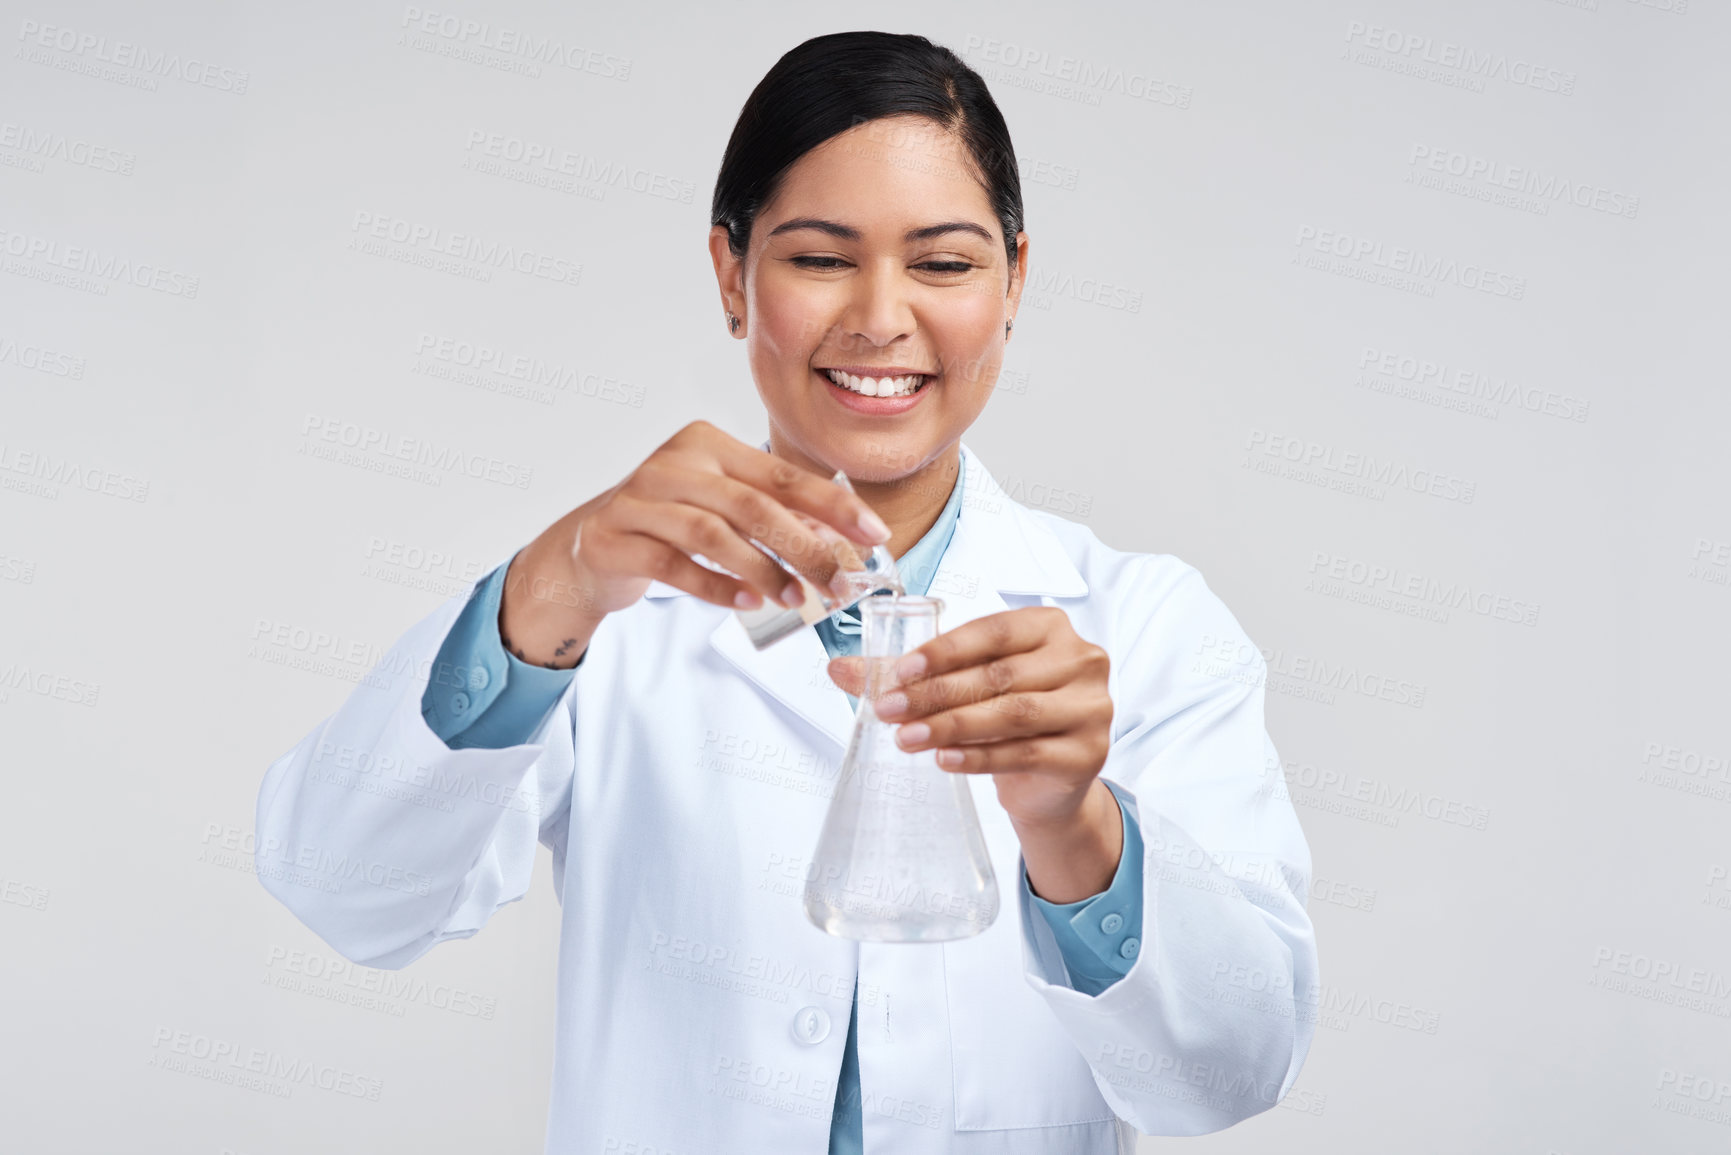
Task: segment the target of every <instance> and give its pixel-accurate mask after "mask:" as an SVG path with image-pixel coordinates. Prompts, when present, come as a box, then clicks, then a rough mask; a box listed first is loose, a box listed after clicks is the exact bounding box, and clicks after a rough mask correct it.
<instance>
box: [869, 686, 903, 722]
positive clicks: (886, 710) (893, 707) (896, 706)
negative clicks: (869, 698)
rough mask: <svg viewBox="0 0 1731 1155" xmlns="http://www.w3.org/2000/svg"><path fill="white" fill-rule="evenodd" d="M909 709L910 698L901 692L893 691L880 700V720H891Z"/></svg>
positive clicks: (878, 705)
mask: <svg viewBox="0 0 1731 1155" xmlns="http://www.w3.org/2000/svg"><path fill="white" fill-rule="evenodd" d="M907 708H908V696H907V695H906V694H904V693H902V692H901V691H899V690H897V691H892V692H891V693H888V694H885V695H884V696H883V697H881V698H879V699H878V704H877V712H878V717H880V718H890V717H894V716H895V715H897V714H899V713H901V712H902V711H903V710H905V709H907Z"/></svg>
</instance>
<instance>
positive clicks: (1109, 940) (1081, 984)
mask: <svg viewBox="0 0 1731 1155" xmlns="http://www.w3.org/2000/svg"><path fill="white" fill-rule="evenodd" d="M958 460H959V459H958ZM963 468H966V467H965V466H961V465H959V466H958V469H957V472H956V483H955V487H954V488H953V489H952V490H951V491H950V498H949V501H948V502H946V503H945V505H944V509H943V512H942V513H940V514H939V515H938V520H937V521H936V522H934V523H933V525H932V528H931V529H929V530H927V531H926V534H925V536H924V537H922V538H920V540H919V541H918V542H916V543H915V544H914V545H913V547H912V548H910V549H909V550H908V551H907V552H906V553H905V554H903V555H902V556H901V557H899V558H897V559H896V568H897V570H898V571H899V572H900V574H901V578H902V584H903V586H904V587H905V588H906V589H907V592H908V593H910V594H924V593H926V592H927V591H928V590H929V589H930V588H931V583H932V578H933V577H934V576H936V574H937V570H938V563H939V562H940V561H941V560H942V558H943V556H944V551H945V549H947V548H948V547H949V544H950V538H951V536H952V535H953V534H954V533H955V529H956V521H957V519H958V518H960V516H961V510H962V492H963V489H962V476H961V470H962V469H963ZM508 569H510V563H509V562H507V563H506V564H505V565H502V566H500V567H498V568H497V569H495V570H494V571H493V572H492V573H491V574H489V575H488V576H487V577H486V579H485V580H484V581H483V582H482V583H481V585H480V588H479V589H478V590H477V592H476V594H475V596H474V597H473V598H471V599H470V601H469V604H468V605H466V606H464V607H463V610H462V612H461V613H460V614H458V616H457V621H456V623H455V624H454V625H453V626H452V627H451V632H450V634H449V635H448V636H447V637H446V639H445V643H444V645H442V646H441V647H440V648H439V655H438V658H437V659H436V660H435V661H434V663H433V670H432V673H431V676H430V677H429V678H428V680H427V689H426V692H425V693H424V694H423V695H422V696H421V715H422V717H424V718H425V719H426V720H427V725H428V727H429V728H430V729H431V730H432V731H433V733H435V734H437V735H438V736H439V738H440V739H441V740H442V741H443V742H444V743H445V744H446V745H448V746H450V747H451V748H452V749H462V748H465V747H480V748H483V749H499V748H501V747H505V746H518V745H521V744H522V743H523V742H525V741H526V740H527V739H528V738H529V736H530V735H532V734H533V733H534V732H535V730H536V729H537V728H539V726H540V725H541V723H542V721H544V720H545V719H546V717H547V714H548V712H549V711H550V710H552V708H553V707H554V706H555V705H557V704H558V702H559V699H560V698H561V697H562V696H563V695H564V693H565V688H566V687H567V686H568V685H570V683H571V679H572V678H573V677H574V676H576V672H577V670H579V669H581V668H582V666H583V662H582V659H579V660H578V662H577V665H576V666H573V667H572V668H571V669H568V670H549V669H544V668H542V667H540V666H531V665H529V664H528V663H527V662H524V661H522V660H521V659H519V658H518V657H517V656H516V655H515V654H512V653H509V652H508V651H507V650H506V649H505V647H504V644H503V643H502V642H500V640H499V599H500V597H501V595H502V594H503V592H504V585H505V573H506V571H507V570H508ZM813 628H814V629H816V630H817V634H818V637H819V638H821V639H822V640H823V645H824V649H825V650H827V651H828V652H829V656H830V657H832V658H839V657H844V656H849V655H854V654H858V653H859V650H860V636H859V630H860V624H859V617H858V614H857V613H854V612H851V611H850V612H845V613H836V614H832V615H830V616H829V617H827V618H825V619H824V620H823V621H820V622H818V623H817V624H816V625H815V626H814V627H813ZM585 656H587V655H585ZM848 702H849V703H850V704H852V705H853V707H854V709H855V710H858V709H859V702H858V700H857V699H856V698H855V697H854V696H853V695H851V694H849V695H848ZM1107 785H1108V786H1111V785H1112V784H1111V783H1107ZM1112 794H1113V797H1115V798H1117V799H1118V806H1119V813H1120V816H1121V817H1122V819H1123V822H1124V850H1123V854H1122V856H1121V857H1120V858H1119V861H1118V871H1117V873H1116V874H1115V875H1113V878H1112V883H1111V885H1110V886H1109V887H1108V888H1107V889H1106V890H1104V891H1102V892H1100V893H1099V894H1096V895H1093V896H1092V897H1089V898H1084V899H1081V900H1079V901H1077V902H1071V903H1062V904H1059V903H1051V902H1047V901H1046V900H1045V899H1043V898H1040V897H1039V896H1038V895H1035V894H1033V893H1032V892H1030V893H1029V896H1028V897H1029V898H1030V899H1031V900H1032V902H1033V905H1034V907H1035V909H1037V910H1038V911H1039V912H1040V913H1041V915H1042V916H1044V918H1045V919H1046V923H1047V925H1049V926H1050V927H1051V928H1052V937H1053V938H1054V939H1055V940H1056V941H1057V943H1058V948H1059V950H1060V951H1061V952H1062V953H1063V956H1064V965H1065V967H1067V968H1068V970H1069V973H1070V982H1071V985H1072V986H1073V987H1074V988H1075V989H1076V990H1078V991H1081V992H1083V993H1084V994H1089V995H1097V994H1099V993H1100V992H1101V991H1103V990H1105V989H1106V988H1107V987H1109V986H1111V985H1112V984H1113V983H1115V982H1117V981H1118V980H1119V979H1121V978H1123V977H1124V976H1125V975H1126V974H1128V973H1129V971H1130V967H1131V965H1132V964H1133V963H1134V962H1135V961H1136V955H1137V954H1138V953H1139V951H1140V949H1141V941H1140V940H1139V939H1138V938H1137V937H1136V936H1137V935H1138V934H1139V933H1140V930H1139V928H1140V927H1141V925H1142V871H1141V864H1142V835H1141V831H1140V830H1139V828H1138V826H1137V824H1136V822H1135V821H1134V820H1133V819H1132V818H1131V817H1130V813H1129V811H1128V809H1126V808H1125V806H1124V797H1123V795H1122V794H1121V793H1120V792H1119V789H1118V788H1117V787H1113V790H1112ZM1017 881H1018V884H1019V885H1022V886H1027V876H1026V874H1025V873H1024V874H1023V876H1022V877H1021V878H1020V879H1018V880H1017ZM858 1020H859V988H858V985H857V984H856V985H855V988H854V1005H853V1012H852V1014H851V1015H850V1016H849V1018H848V1024H847V1043H846V1044H845V1046H844V1049H843V1051H842V1064H841V1074H840V1076H839V1078H838V1079H837V1081H836V1100H835V1108H834V1113H833V1115H832V1117H831V1120H830V1136H829V1150H830V1155H860V1153H861V1152H862V1151H863V1150H864V1146H865V1141H864V1137H863V1136H864V1119H863V1116H862V1114H861V1110H860V1083H859V1038H858V1031H857V1023H858Z"/></svg>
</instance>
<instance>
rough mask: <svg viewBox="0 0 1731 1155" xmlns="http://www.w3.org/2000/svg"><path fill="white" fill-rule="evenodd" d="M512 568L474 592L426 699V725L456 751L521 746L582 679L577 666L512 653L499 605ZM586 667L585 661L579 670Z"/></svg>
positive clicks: (498, 571)
mask: <svg viewBox="0 0 1731 1155" xmlns="http://www.w3.org/2000/svg"><path fill="white" fill-rule="evenodd" d="M515 557H516V555H515V554H513V555H512V560H515ZM510 567H511V561H509V560H508V561H506V562H505V564H503V565H501V566H499V567H498V568H496V569H494V570H493V571H492V572H491V573H490V574H488V575H487V577H486V578H485V579H483V580H482V581H481V583H480V584H479V585H478V586H477V587H476V588H475V589H474V591H473V593H472V594H471V596H470V598H469V601H468V603H467V604H466V605H465V606H464V607H463V610H462V613H461V614H459V615H458V617H457V621H456V624H455V625H454V626H453V627H452V628H451V632H450V634H449V636H448V637H447V638H446V639H445V642H444V644H443V645H442V646H441V647H440V648H439V656H438V657H437V658H436V659H435V660H434V662H433V669H432V673H431V675H430V676H429V678H428V684H427V690H426V693H425V694H424V695H423V696H422V702H421V705H422V711H421V713H422V716H423V717H424V718H426V720H427V725H428V726H429V728H431V729H432V731H433V732H434V733H435V734H437V735H438V736H439V737H440V738H441V739H442V740H443V741H444V742H445V743H446V745H447V746H451V747H452V748H453V749H454V748H457V746H458V745H460V746H464V747H483V748H491V749H498V748H501V747H505V746H515V745H521V744H522V743H523V742H525V741H526V740H527V738H528V736H529V735H531V734H533V733H534V732H535V730H536V728H537V726H538V724H539V723H540V722H541V721H543V720H544V719H545V718H546V716H547V714H548V713H549V712H550V711H551V710H552V708H553V707H554V706H555V705H557V704H558V702H559V699H560V698H561V697H563V696H564V693H565V690H566V687H568V686H569V685H570V684H571V680H572V678H573V677H575V675H576V669H577V667H576V666H573V667H571V668H570V669H566V670H551V669H546V668H544V667H541V666H532V665H530V664H529V663H527V662H525V661H523V660H522V659H520V658H518V657H517V656H516V655H515V654H512V653H509V652H507V651H506V649H505V644H504V642H503V640H502V639H501V638H500V636H499V605H500V601H501V599H502V598H503V596H504V588H505V577H506V574H507V573H508V572H509V570H510ZM582 664H583V662H582V659H581V658H579V659H578V661H577V666H581V665H582ZM459 737H460V738H461V742H460V743H457V742H455V741H454V740H455V739H458V738H459Z"/></svg>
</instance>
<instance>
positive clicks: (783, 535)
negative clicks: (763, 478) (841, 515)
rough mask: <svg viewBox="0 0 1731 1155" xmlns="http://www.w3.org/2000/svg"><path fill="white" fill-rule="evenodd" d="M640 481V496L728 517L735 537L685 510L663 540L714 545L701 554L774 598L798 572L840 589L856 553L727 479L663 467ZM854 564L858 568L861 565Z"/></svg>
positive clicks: (642, 474)
mask: <svg viewBox="0 0 1731 1155" xmlns="http://www.w3.org/2000/svg"><path fill="white" fill-rule="evenodd" d="M635 481H636V484H635V485H634V486H633V488H632V496H634V497H638V498H641V499H645V500H647V499H649V498H655V499H659V500H661V501H664V502H667V503H669V504H677V505H685V506H688V507H692V508H694V509H698V510H703V511H707V512H708V513H710V514H712V515H713V516H714V517H715V518H719V519H721V521H722V522H724V523H725V524H726V526H728V527H729V528H730V529H731V531H732V532H731V533H727V534H723V533H722V532H720V528H719V527H718V526H717V525H715V524H713V523H712V522H711V521H709V520H708V519H705V518H702V517H700V516H698V515H696V514H693V513H691V512H689V511H682V512H680V513H678V514H677V515H676V516H678V517H683V518H684V519H685V525H684V526H683V528H681V529H675V530H672V531H670V533H657V536H661V537H663V538H664V539H665V540H667V541H669V542H673V543H674V544H684V543H691V542H696V543H707V544H701V545H700V547H699V548H697V549H696V551H695V552H698V553H701V554H702V555H703V556H704V557H705V558H707V559H708V560H710V561H712V562H715V563H716V564H717V565H721V566H724V567H726V568H727V569H728V570H731V571H732V572H733V573H735V574H737V575H738V576H739V577H740V578H742V579H743V580H745V581H746V582H747V583H749V584H750V585H752V586H753V587H754V588H756V589H757V590H759V591H760V592H761V593H763V594H764V596H766V597H768V598H771V599H780V598H781V596H782V593H783V591H784V590H786V589H787V587H788V586H789V584H790V583H794V581H795V579H794V574H795V572H797V573H800V574H803V575H805V577H806V578H807V580H809V581H810V582H811V583H812V584H813V585H815V586H817V587H818V588H819V589H833V588H834V587H833V586H832V584H831V583H832V582H833V581H834V580H835V575H836V573H837V571H838V569H840V567H841V565H842V564H843V561H844V560H845V557H846V556H847V555H848V554H851V552H852V551H853V550H855V549H856V548H857V547H856V546H854V545H853V544H852V543H850V542H848V541H847V539H845V538H843V537H841V536H840V535H838V534H837V533H836V532H835V530H833V529H831V528H829V527H828V526H825V525H823V524H822V523H820V522H817V521H815V520H813V519H811V518H809V517H807V516H806V515H805V514H801V513H798V512H796V511H794V510H790V509H788V508H787V507H785V506H783V505H782V504H780V503H779V502H778V501H776V500H775V499H774V498H773V497H771V496H769V495H768V494H766V493H764V492H763V491H761V490H759V489H754V488H753V487H752V486H750V485H748V484H746V483H745V482H743V481H739V480H737V479H735V478H732V477H728V476H726V475H718V474H716V473H714V472H712V471H709V470H701V469H686V468H681V467H678V466H674V465H668V464H658V465H657V466H655V467H654V468H644V469H641V470H639V471H638V474H637V477H636V478H635ZM637 512H638V513H639V514H640V515H642V514H643V511H637ZM640 528H642V527H640ZM650 532H655V531H653V530H650ZM673 533H677V534H678V535H679V536H678V538H677V539H676V538H675V537H674V536H671V534H673ZM753 541H756V542H758V543H761V544H762V545H763V546H764V547H765V548H767V549H768V550H769V551H770V552H771V553H773V554H774V555H775V557H771V556H769V554H766V553H765V552H764V550H763V549H759V548H758V546H757V545H754V544H752V543H753ZM829 543H839V544H840V545H841V546H842V547H843V551H844V552H843V557H840V558H838V556H837V552H836V550H835V549H834V548H832V546H831V545H830V544H829ZM688 552H691V551H689V550H688ZM778 559H779V562H780V564H777V562H778ZM854 564H855V565H856V567H857V565H858V564H860V563H859V562H857V561H855V562H854ZM794 604H798V602H795V603H794Z"/></svg>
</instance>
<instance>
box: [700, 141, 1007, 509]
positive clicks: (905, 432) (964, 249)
mask: <svg viewBox="0 0 1731 1155" xmlns="http://www.w3.org/2000/svg"><path fill="white" fill-rule="evenodd" d="M1016 244H1017V261H1016V265H1015V267H1014V268H1011V266H1010V264H1009V260H1008V254H1007V253H1006V252H1005V244H1004V236H1003V229H1002V226H1001V225H1000V223H999V221H998V217H997V214H996V213H995V212H994V211H993V208H992V203H991V199H990V197H989V196H988V195H987V193H986V189H985V187H984V186H983V185H982V183H981V178H980V177H979V175H978V170H977V168H976V166H975V165H974V163H973V160H972V158H971V156H970V155H969V153H968V150H967V147H966V146H965V145H964V144H963V143H962V142H961V140H960V139H959V138H958V137H956V136H954V135H953V134H951V133H949V132H947V131H946V130H944V129H943V128H941V127H939V126H938V125H936V124H934V123H933V122H932V121H929V120H927V119H925V118H923V117H915V116H896V117H886V118H883V119H879V120H874V121H868V122H866V123H865V124H861V125H857V126H855V127H854V128H851V129H849V130H848V131H846V132H844V133H841V134H840V135H838V136H835V137H832V138H831V139H829V140H827V141H825V142H824V143H823V144H821V145H819V146H818V147H817V148H814V149H812V150H811V151H810V152H808V153H806V154H805V155H804V156H802V157H801V158H800V159H799V160H798V162H796V163H795V164H794V166H793V167H792V168H791V169H790V170H789V171H788V173H787V175H786V177H785V178H784V179H783V182H782V184H781V187H780V189H779V190H778V191H777V193H776V196H775V198H774V199H773V200H771V201H770V202H769V203H768V204H767V205H765V206H764V207H763V209H762V210H761V211H760V212H759V213H758V215H757V218H756V220H755V221H754V223H753V225H752V231H751V243H750V249H749V251H748V252H747V253H746V257H745V261H744V263H743V265H742V264H741V263H740V262H739V261H736V260H734V259H733V257H732V254H731V253H729V252H728V248H727V231H726V229H725V228H723V227H721V226H719V225H718V226H716V227H715V228H714V229H713V230H711V234H710V252H711V255H712V257H713V258H714V260H715V267H716V276H717V279H718V280H719V282H720V285H721V290H722V300H723V306H724V308H726V309H727V310H728V311H729V312H732V313H733V314H735V315H736V316H738V317H739V318H740V320H741V322H742V324H741V326H740V330H739V335H740V336H741V337H743V338H744V340H745V342H746V352H747V356H748V359H749V361H750V364H751V374H752V377H753V379H754V380H755V381H756V383H757V389H758V394H759V396H760V397H761V398H762V399H763V403H764V406H765V408H766V409H767V410H768V411H769V426H770V443H771V449H772V451H773V452H774V453H775V454H776V455H777V456H779V457H784V458H786V459H788V460H790V461H793V462H795V463H796V464H801V465H804V466H806V467H807V468H810V469H815V470H817V471H818V472H821V473H826V474H827V473H829V472H833V471H834V470H835V469H841V470H844V471H845V472H846V473H847V475H848V476H849V477H850V478H853V479H854V480H855V481H856V482H865V483H868V484H869V483H872V482H879V483H881V482H891V481H896V480H899V479H902V478H906V477H908V476H909V475H910V474H914V473H918V472H920V471H922V470H924V469H926V468H927V467H930V466H933V465H935V464H937V463H939V462H941V461H948V460H949V459H951V458H952V457H953V456H954V454H955V444H956V442H957V441H959V439H960V438H961V436H962V433H963V432H964V431H965V430H966V429H967V428H968V426H970V425H971V424H973V422H974V419H975V418H976V417H978V416H979V414H980V411H981V410H982V409H984V408H985V405H986V401H987V399H988V398H990V396H991V393H992V389H993V386H994V385H995V384H996V383H997V379H998V369H999V367H1000V366H1001V365H1002V363H1003V351H1004V342H1005V339H1006V334H1005V330H1004V324H1005V322H1006V321H1008V320H1010V319H1011V318H1013V317H1014V316H1015V312H1016V306H1017V303H1018V302H1019V300H1020V299H1021V292H1022V283H1023V278H1024V276H1025V273H1026V268H1027V254H1028V242H1027V234H1026V233H1025V232H1024V233H1018V234H1017V236H1016ZM838 368H839V369H843V370H847V371H849V373H850V374H852V375H853V376H852V377H851V378H842V379H841V383H840V384H838V383H836V379H835V378H833V377H832V376H831V375H830V374H829V373H827V372H825V370H833V369H838ZM906 374H917V375H919V376H920V377H921V380H920V381H919V382H918V387H917V389H915V390H914V391H913V392H911V393H908V392H907V391H908V390H909V389H910V388H912V387H913V386H914V384H915V383H914V382H911V381H908V380H905V379H904V380H900V381H894V380H884V378H886V377H888V378H895V377H903V376H904V375H906ZM863 377H871V378H873V379H874V380H875V381H876V382H877V383H876V384H875V385H874V384H871V383H868V382H863V381H861V380H859V378H863ZM868 391H869V392H875V393H877V394H879V396H875V397H874V396H868V395H866V393H867V392H868Z"/></svg>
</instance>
